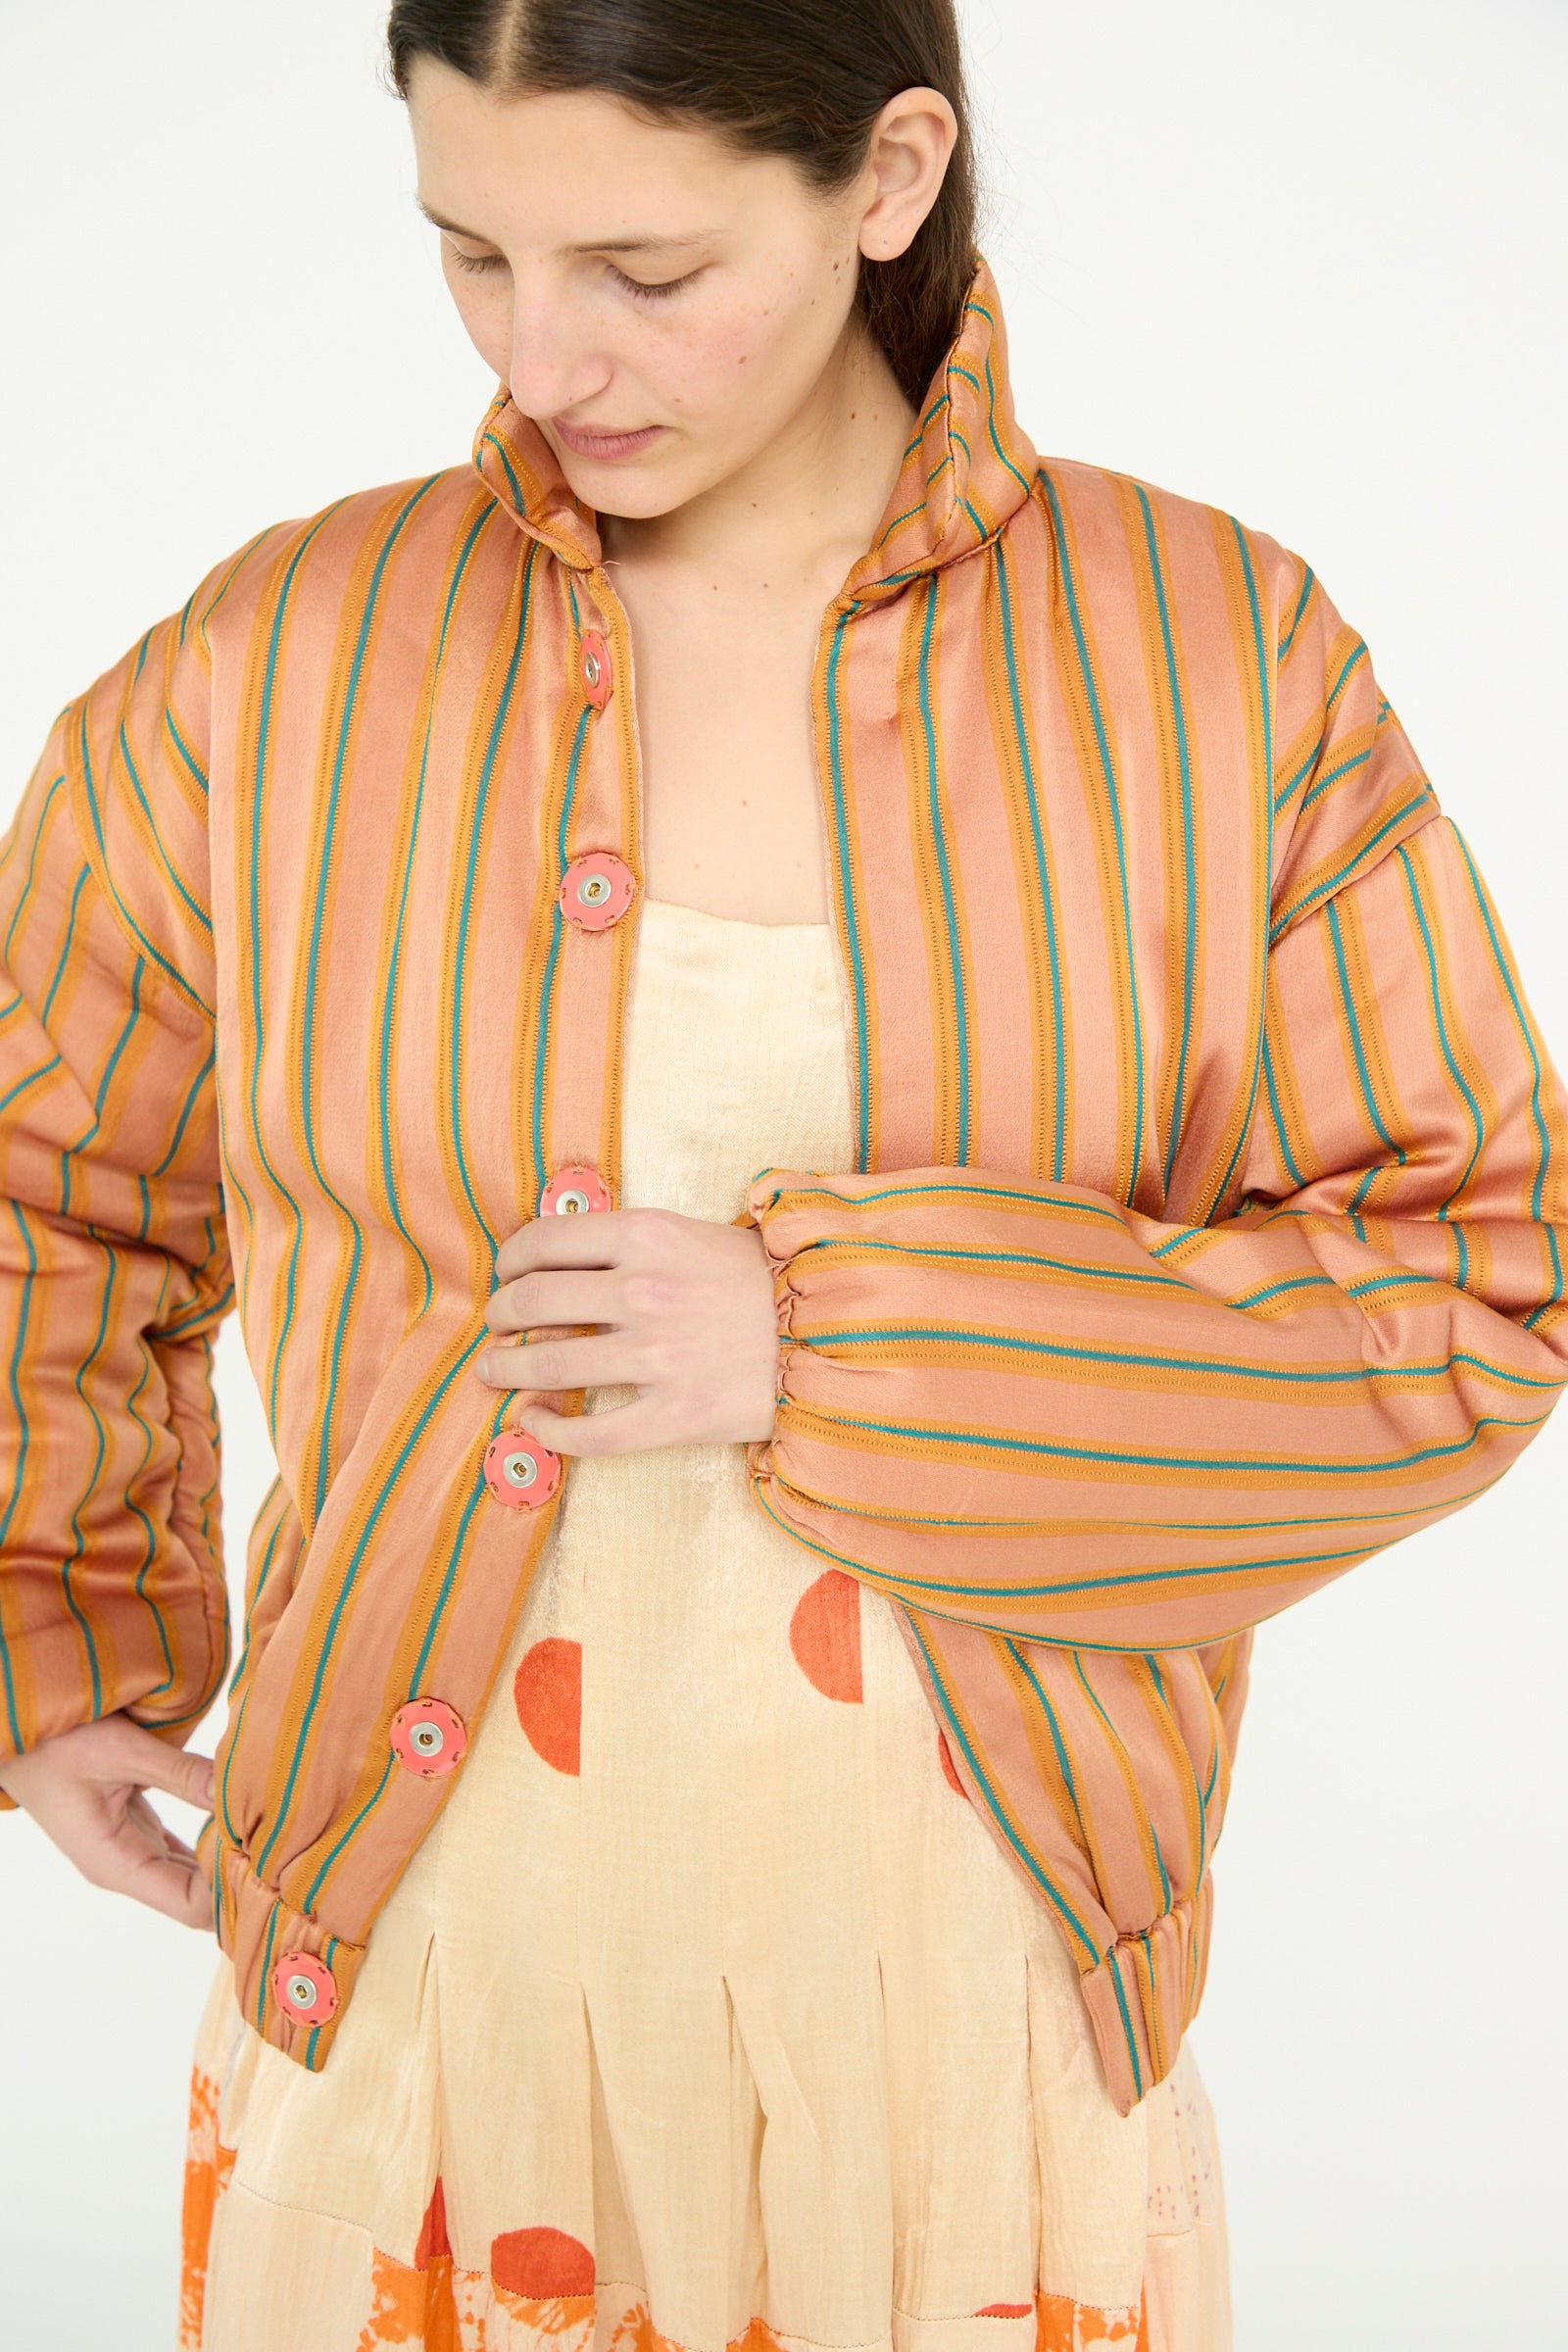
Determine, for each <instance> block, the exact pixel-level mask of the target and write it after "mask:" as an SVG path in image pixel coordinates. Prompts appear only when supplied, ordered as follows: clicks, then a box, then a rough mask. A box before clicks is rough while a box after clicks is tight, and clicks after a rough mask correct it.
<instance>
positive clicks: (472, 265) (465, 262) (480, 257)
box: [447, 244, 507, 270]
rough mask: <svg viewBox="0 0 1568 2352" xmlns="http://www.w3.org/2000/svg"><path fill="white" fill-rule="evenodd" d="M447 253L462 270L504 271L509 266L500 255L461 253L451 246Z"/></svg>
mask: <svg viewBox="0 0 1568 2352" xmlns="http://www.w3.org/2000/svg"><path fill="white" fill-rule="evenodd" d="M447 251H448V252H449V253H450V254H451V256H452V259H453V260H454V261H455V262H456V263H457V265H458V268H459V269H460V270H504V269H505V268H506V266H507V265H506V262H505V261H504V259H503V258H502V256H501V255H500V254H499V253H460V252H459V251H458V249H457V247H456V246H455V245H450V244H449V245H448V247H447Z"/></svg>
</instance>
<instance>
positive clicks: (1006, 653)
mask: <svg viewBox="0 0 1568 2352" xmlns="http://www.w3.org/2000/svg"><path fill="white" fill-rule="evenodd" d="M996 578H997V595H998V601H999V604H1000V607H1001V613H1002V650H1003V657H1004V660H1005V663H1006V669H1007V697H1008V700H1009V702H1010V703H1011V706H1012V726H1013V740H1014V742H1015V744H1016V746H1017V752H1018V766H1019V770H1020V772H1021V774H1022V776H1023V788H1024V796H1025V799H1026V800H1027V803H1028V807H1029V832H1030V836H1031V839H1032V841H1033V844H1034V853H1035V887H1036V889H1037V891H1038V892H1039V895H1040V910H1041V915H1042V917H1043V919H1044V922H1045V928H1046V956H1047V960H1048V962H1049V964H1050V967H1051V1019H1052V1040H1053V1046H1052V1052H1053V1069H1052V1084H1053V1087H1054V1120H1053V1132H1052V1149H1051V1173H1052V1175H1053V1177H1054V1180H1055V1181H1056V1183H1057V1184H1060V1182H1061V1181H1062V1176H1063V1173H1064V1171H1065V1168H1066V1164H1067V1048H1066V1035H1067V1024H1066V1010H1065V1005H1064V1002H1063V996H1062V980H1061V942H1060V940H1059V939H1058V938H1057V935H1056V904H1055V896H1054V892H1053V890H1052V887H1051V870H1050V865H1049V862H1048V860H1047V858H1046V843H1045V831H1044V827H1043V826H1042V824H1041V819H1040V794H1039V790H1038V787H1037V785H1036V782H1035V762H1034V753H1033V751H1032V750H1031V748H1030V742H1029V723H1028V720H1027V719H1026V718H1025V716H1024V709H1023V693H1022V689H1021V686H1020V682H1019V674H1018V651H1017V645H1016V641H1015V635H1014V629H1013V618H1012V586H1011V582H1010V581H1009V579H1008V577H1007V554H1006V549H1005V546H1004V544H1003V542H1002V540H1001V539H998V541H997V552H996ZM1118 1222H1119V1220H1118Z"/></svg>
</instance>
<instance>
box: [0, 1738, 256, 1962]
mask: <svg viewBox="0 0 1568 2352" xmlns="http://www.w3.org/2000/svg"><path fill="white" fill-rule="evenodd" d="M0 1789H4V1790H5V1792H6V1794H7V1795H8V1796H14V1797H15V1798H16V1800H17V1803H18V1804H19V1805H20V1806H21V1807H22V1809H23V1811H24V1812H25V1813H30V1814H31V1816H32V1818H33V1820H34V1821H35V1822H36V1823H37V1824H38V1827H39V1828H40V1829H41V1830H42V1831H43V1833H44V1836H45V1837H46V1838H53V1840H54V1842H55V1844H56V1845H58V1846H59V1848H60V1850H61V1852H62V1853H63V1854H64V1855H65V1856H66V1857H67V1859H68V1860H69V1861H72V1862H74V1864H75V1865H76V1868H77V1869H78V1870H79V1871H80V1872H81V1875H82V1877H83V1878H84V1879H86V1880H88V1881H89V1882H90V1884H91V1885H92V1886H94V1887H107V1888H108V1889H109V1890H110V1892H111V1893H114V1894H129V1895H133V1896H134V1897H135V1899H136V1901H137V1902H139V1903H147V1904H149V1905H150V1906H151V1908H152V1909H153V1910H155V1911H164V1912H167V1913H168V1915H169V1917H170V1918H171V1919H177V1920H179V1921H181V1922H182V1923H183V1924H184V1925H185V1926H186V1927H187V1928H206V1929H207V1930H208V1931H209V1932H211V1930H212V1925H213V1900H212V1895H211V1893H210V1891H209V1889H208V1886H207V1882H206V1880H205V1879H204V1878H203V1876H202V1871H201V1866H200V1864H199V1863H198V1862H197V1859H196V1856H195V1854H194V1853H193V1852H192V1850H191V1848H190V1847H189V1846H188V1845H186V1844H184V1843H183V1842H182V1841H181V1840H180V1839H179V1838H176V1837H175V1836H174V1834H173V1832H172V1830H167V1829H165V1827H164V1825H163V1823H162V1822H161V1821H160V1820H159V1818H158V1816H157V1814H156V1813H155V1812H154V1811H153V1809H152V1806H151V1805H150V1804H149V1803H148V1802H147V1798H146V1796H145V1794H144V1793H143V1792H144V1790H146V1789H161V1790H162V1791H163V1792H164V1794H166V1795H168V1796H177V1797H178V1798H180V1799H181V1801H182V1802H183V1803H185V1804H187V1805H195V1806H198V1807H199V1808H200V1809H201V1810H202V1811H203V1812H206V1813H210V1812H211V1811H212V1809H213V1760H212V1758H211V1756H193V1755H191V1754H190V1753H188V1751H187V1750H186V1749H184V1748H182V1747H171V1746H170V1744H169V1742H168V1740H159V1739H155V1737H154V1736H153V1734H152V1733H151V1732H149V1731H147V1730H145V1729H144V1728H143V1727H142V1725H141V1724H139V1723H133V1722H132V1721H131V1719H130V1717H129V1716H128V1715H106V1716H105V1717H104V1718H103V1720H102V1721H101V1722H99V1723H84V1724H82V1725H81V1726H80V1727H79V1728H78V1729H77V1730H75V1731H73V1732H62V1733H60V1735H59V1736H58V1738H56V1739H53V1740H44V1741H43V1743H42V1744H41V1746H38V1747H35V1748H33V1749H32V1750H31V1751H30V1752H29V1753H28V1754H26V1755H25V1756H13V1757H11V1758H10V1760H9V1761H8V1762H6V1763H4V1764H0Z"/></svg>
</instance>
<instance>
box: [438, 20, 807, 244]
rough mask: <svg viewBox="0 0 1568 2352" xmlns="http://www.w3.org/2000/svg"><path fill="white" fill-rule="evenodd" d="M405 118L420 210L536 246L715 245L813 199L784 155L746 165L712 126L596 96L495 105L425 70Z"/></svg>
mask: <svg viewBox="0 0 1568 2352" xmlns="http://www.w3.org/2000/svg"><path fill="white" fill-rule="evenodd" d="M409 115H410V121H411V125H412V128H413V132H414V143H415V152H416V156H417V162H418V183H419V184H418V193H419V202H420V204H421V206H422V207H423V209H424V210H425V212H426V213H427V214H428V215H429V216H430V218H431V219H432V220H434V221H436V222H437V224H438V225H439V226H443V227H451V226H457V227H458V228H460V229H461V230H466V231H468V232H469V233H471V234H473V235H475V236H482V237H499V236H503V235H505V236H508V237H517V238H521V239H524V240H526V242H528V243H530V244H534V245H538V246H541V247H543V246H549V247H562V248H572V247H589V246H591V247H592V248H593V249H594V250H595V251H603V250H604V248H605V246H606V245H607V244H609V243H612V242H616V241H623V240H628V239H634V240H636V241H637V242H638V243H640V244H646V243H648V242H649V241H650V240H653V239H658V240H662V241H664V242H674V241H676V240H679V239H681V238H688V239H692V238H695V237H697V236H699V235H705V234H706V235H712V234H713V233H715V232H716V231H717V230H719V229H722V228H724V227H726V226H728V225H730V224H732V223H733V222H735V221H737V220H744V219H746V218H748V217H750V216H752V215H757V216H765V215H766V213H767V212H768V210H769V209H770V208H776V207H777V206H778V205H779V204H780V203H781V202H786V203H787V202H788V201H789V200H790V193H791V186H792V183H793V188H794V190H795V191H797V193H798V197H799V198H801V199H804V196H805V183H804V182H803V181H802V180H801V178H800V175H799V173H798V172H796V171H795V170H794V167H793V166H792V165H791V164H789V162H788V161H787V160H786V159H785V158H783V157H780V156H760V155H745V154H742V153H740V152H739V151H738V150H737V149H736V148H735V147H733V146H732V145H730V143H729V142H728V141H727V140H725V139H724V138H723V137H722V136H721V135H720V134H719V133H717V132H716V131H713V130H711V129H709V128H707V127H706V126H703V125H692V124H688V123H671V122H662V121H657V120H651V119H650V118H648V117H647V116H644V115H640V114H637V113H636V112H634V110H633V109H632V108H631V107H629V106H628V105H626V104H625V103H624V101H623V100H621V99H619V98H615V97H612V96H609V95H607V94H606V93H604V92H602V91H597V90H570V91H550V92H544V93H538V94H529V95H526V96H521V97H517V96H513V97H498V96H496V95H494V94H492V93H491V92H489V91H485V90H481V89H480V88H479V87H478V85H477V84H476V83H474V82H471V81H469V80H468V79H467V77H466V75H465V74H462V73H455V72H453V71H452V69H451V68H449V67H446V66H442V65H439V64H437V63H435V62H434V61H433V60H429V59H420V60H418V61H417V64H416V66H415V68H414V70H413V73H411V75H410V84H409Z"/></svg>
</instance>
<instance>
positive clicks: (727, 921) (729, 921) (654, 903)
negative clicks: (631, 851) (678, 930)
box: [643, 891, 829, 939]
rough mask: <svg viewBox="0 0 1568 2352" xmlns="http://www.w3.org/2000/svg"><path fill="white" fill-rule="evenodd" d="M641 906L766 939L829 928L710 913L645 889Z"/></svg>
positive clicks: (704, 909) (817, 924)
mask: <svg viewBox="0 0 1568 2352" xmlns="http://www.w3.org/2000/svg"><path fill="white" fill-rule="evenodd" d="M643 906H644V907H646V908H648V909H650V910H652V909H653V908H654V907H658V908H659V909H660V911H661V913H662V914H664V915H673V916H676V917H677V918H678V919H679V920H680V921H682V922H684V923H687V924H688V925H691V926H693V927H695V926H697V925H700V924H703V923H710V924H711V925H712V926H713V927H714V928H715V929H716V930H720V931H755V932H757V933H759V934H760V936H761V937H763V938H767V939H770V938H772V937H773V936H774V934H775V933H779V932H784V933H790V932H795V933H807V932H814V931H826V930H827V929H828V928H829V926H828V925H827V924H826V923H753V922H748V921H747V920H746V918H745V916H744V915H739V914H711V913H710V912H709V910H708V908H707V907H683V906H682V905H681V903H680V901H679V900H678V899H656V898H653V897H651V896H650V895H649V893H648V892H647V891H645V892H644V893H643Z"/></svg>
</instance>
